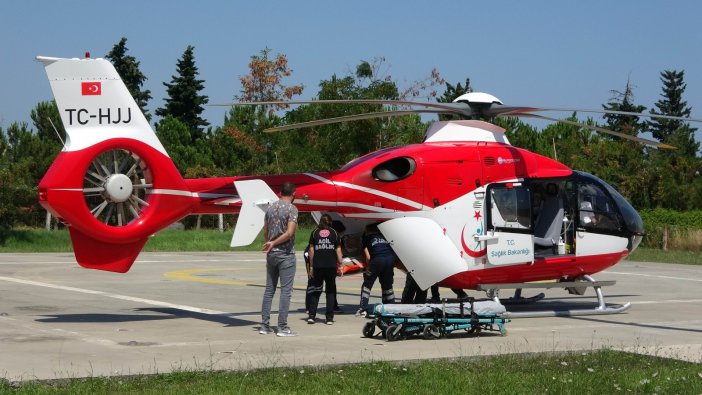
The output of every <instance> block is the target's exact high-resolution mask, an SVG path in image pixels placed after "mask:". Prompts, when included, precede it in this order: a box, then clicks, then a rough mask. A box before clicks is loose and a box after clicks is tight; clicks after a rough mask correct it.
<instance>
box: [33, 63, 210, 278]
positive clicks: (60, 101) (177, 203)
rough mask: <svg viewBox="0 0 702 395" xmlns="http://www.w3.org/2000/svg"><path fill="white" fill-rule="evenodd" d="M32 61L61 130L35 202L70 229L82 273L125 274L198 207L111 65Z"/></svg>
mask: <svg viewBox="0 0 702 395" xmlns="http://www.w3.org/2000/svg"><path fill="white" fill-rule="evenodd" d="M37 59H38V60H39V61H41V62H42V63H43V64H44V67H45V70H46V73H47V76H48V78H49V82H50V84H51V89H52V91H53V93H54V97H55V99H56V104H57V107H58V110H59V113H60V116H61V121H62V122H63V125H64V127H65V129H66V143H65V145H64V147H63V149H62V151H61V152H60V153H59V154H58V156H57V157H56V160H55V161H54V162H53V163H52V165H51V167H50V168H49V170H48V171H47V173H46V174H45V175H44V177H43V178H42V180H41V181H40V183H39V201H40V203H41V205H42V206H43V207H44V208H46V210H47V211H49V212H50V213H52V214H53V215H54V216H56V217H57V218H59V219H60V220H61V221H62V222H64V223H65V224H66V225H68V227H69V230H70V234H71V240H72V243H73V249H74V252H75V256H76V260H77V261H78V263H79V264H80V265H82V266H84V267H88V268H93V269H101V270H108V271H115V272H126V271H127V270H129V268H130V267H131V264H132V262H133V261H134V259H136V256H137V255H138V253H139V251H140V250H141V248H142V247H143V246H144V244H145V243H146V241H147V240H148V237H149V236H151V235H153V234H154V233H155V232H157V231H158V230H160V229H163V228H165V227H166V226H168V225H169V224H170V223H172V222H174V221H176V220H178V219H180V218H181V217H183V216H185V215H187V214H188V213H190V212H191V211H192V210H193V209H194V208H195V206H196V204H197V199H195V198H194V197H193V194H192V192H191V191H190V190H189V189H188V187H187V185H186V183H185V180H184V179H183V178H182V176H181V175H180V173H179V172H178V170H177V168H176V167H175V165H174V164H173V161H172V160H171V159H170V157H169V156H168V154H167V153H166V150H165V149H164V147H163V145H161V143H160V142H159V140H158V138H157V137H156V134H155V133H154V131H153V130H152V129H151V126H150V125H149V123H148V121H147V120H146V117H145V116H144V114H143V113H142V112H141V110H140V109H139V107H138V106H137V104H136V102H135V101H134V99H133V98H132V96H131V94H130V93H129V91H128V90H127V87H126V85H125V84H124V82H123V81H122V79H121V78H120V76H119V74H118V73H117V71H116V70H115V68H114V67H113V66H112V64H111V63H109V62H108V61H107V60H104V59H61V58H48V57H37Z"/></svg>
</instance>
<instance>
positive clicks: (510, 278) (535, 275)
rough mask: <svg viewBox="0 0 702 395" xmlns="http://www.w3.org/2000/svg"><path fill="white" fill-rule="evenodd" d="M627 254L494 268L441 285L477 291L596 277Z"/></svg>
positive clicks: (462, 273) (572, 258)
mask: <svg viewBox="0 0 702 395" xmlns="http://www.w3.org/2000/svg"><path fill="white" fill-rule="evenodd" d="M628 254H629V251H627V250H625V251H622V252H617V253H612V254H603V255H591V256H581V257H575V256H563V257H555V258H548V259H536V260H535V261H534V263H533V264H529V263H524V264H518V265H508V266H501V267H500V266H492V267H489V268H485V269H478V270H468V271H465V272H461V273H457V274H454V275H453V276H451V277H449V278H447V279H445V280H444V281H442V282H441V283H440V285H442V286H444V287H451V288H464V289H475V288H476V287H477V286H478V285H479V284H499V283H521V282H530V281H543V280H557V279H560V278H570V279H572V278H575V277H578V276H581V275H583V274H594V273H597V272H600V271H602V270H604V269H607V268H608V267H610V266H613V265H615V264H616V263H618V262H619V261H621V260H622V259H624V258H625V257H626V256H627V255H628Z"/></svg>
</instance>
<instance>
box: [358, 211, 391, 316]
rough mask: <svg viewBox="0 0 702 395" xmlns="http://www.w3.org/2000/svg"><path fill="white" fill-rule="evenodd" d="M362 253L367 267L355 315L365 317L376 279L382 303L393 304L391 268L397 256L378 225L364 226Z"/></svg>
mask: <svg viewBox="0 0 702 395" xmlns="http://www.w3.org/2000/svg"><path fill="white" fill-rule="evenodd" d="M363 252H364V254H365V256H366V262H368V265H367V266H366V271H365V272H364V273H363V286H362V288H361V302H360V304H359V307H358V311H357V312H356V315H357V316H362V317H365V316H366V315H367V314H368V301H369V300H370V293H371V288H373V284H375V280H376V279H380V287H381V288H382V292H383V293H382V300H383V303H395V292H394V291H393V289H392V283H393V275H394V272H393V267H394V264H395V261H396V260H397V255H395V251H393V250H392V247H390V243H388V241H387V240H385V237H383V235H382V233H380V230H379V229H378V224H370V225H368V226H366V232H365V234H364V235H363Z"/></svg>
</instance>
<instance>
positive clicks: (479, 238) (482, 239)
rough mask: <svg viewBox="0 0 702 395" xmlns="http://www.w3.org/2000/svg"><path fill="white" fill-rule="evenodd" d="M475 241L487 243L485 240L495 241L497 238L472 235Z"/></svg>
mask: <svg viewBox="0 0 702 395" xmlns="http://www.w3.org/2000/svg"><path fill="white" fill-rule="evenodd" d="M473 239H474V240H475V241H487V240H497V239H499V237H497V236H495V235H494V234H492V235H473Z"/></svg>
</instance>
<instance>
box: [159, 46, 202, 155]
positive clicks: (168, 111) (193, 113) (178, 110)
mask: <svg viewBox="0 0 702 395" xmlns="http://www.w3.org/2000/svg"><path fill="white" fill-rule="evenodd" d="M194 50H195V47H193V46H192V45H189V46H188V48H187V49H186V50H185V52H184V53H183V56H182V57H181V58H180V60H178V62H177V65H176V72H177V75H174V76H172V79H171V83H170V84H169V83H166V82H164V83H163V85H164V86H165V87H166V92H167V93H168V97H167V98H166V99H164V100H165V101H166V104H165V106H164V107H162V108H158V109H157V110H156V115H158V116H161V117H164V118H165V117H167V116H169V115H170V116H172V117H174V118H175V119H177V120H179V121H180V122H182V123H183V124H185V126H186V127H187V128H188V130H190V134H191V139H192V140H191V141H192V142H193V143H194V142H195V141H196V140H198V139H200V138H202V137H203V134H204V131H203V128H204V127H205V126H208V125H209V122H207V121H206V120H204V119H202V118H201V117H200V114H202V112H203V111H204V107H203V106H204V105H205V104H207V102H208V101H209V99H208V98H207V96H204V95H199V94H198V92H200V91H201V90H202V89H203V88H204V85H203V82H204V80H198V79H197V78H196V77H197V75H198V74H199V73H198V70H197V66H195V57H194V55H193V51H194Z"/></svg>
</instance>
